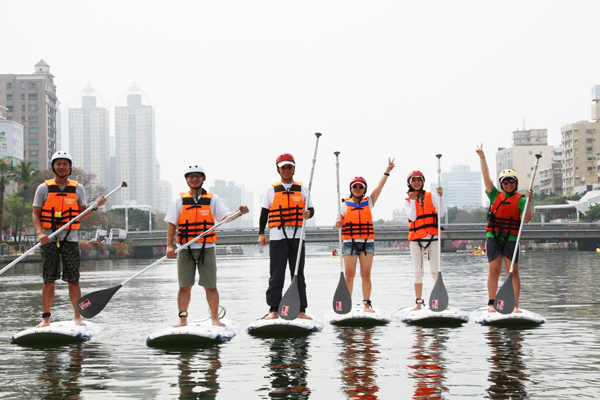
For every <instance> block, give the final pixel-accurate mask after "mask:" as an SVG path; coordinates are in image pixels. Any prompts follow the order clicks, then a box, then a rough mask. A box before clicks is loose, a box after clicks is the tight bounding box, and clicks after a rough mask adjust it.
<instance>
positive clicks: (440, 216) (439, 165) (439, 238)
mask: <svg viewBox="0 0 600 400" xmlns="http://www.w3.org/2000/svg"><path fill="white" fill-rule="evenodd" d="M436 157H437V159H438V170H437V173H438V187H442V155H441V154H436ZM438 200H439V202H438V208H439V209H438V212H437V214H438V215H437V229H438V240H437V241H438V271H441V270H442V196H438Z"/></svg>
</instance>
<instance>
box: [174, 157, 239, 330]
mask: <svg viewBox="0 0 600 400" xmlns="http://www.w3.org/2000/svg"><path fill="white" fill-rule="evenodd" d="M183 176H184V177H185V180H186V182H187V184H188V186H189V187H190V190H189V191H187V192H183V193H181V195H180V196H179V197H178V198H177V199H175V200H173V202H172V203H171V205H170V207H169V210H168V211H167V214H166V215H165V222H166V223H167V257H168V258H175V246H174V244H173V242H174V239H175V232H177V243H179V244H184V243H187V242H188V241H190V240H192V239H194V238H195V237H196V236H198V235H201V234H202V233H204V231H206V230H208V229H210V228H212V227H213V225H214V224H215V221H216V222H220V221H222V220H223V219H225V218H227V216H229V215H230V214H231V213H230V212H229V209H228V208H227V206H226V205H225V203H223V200H221V198H220V197H219V196H217V195H216V194H214V193H210V192H207V191H206V190H204V189H203V188H202V185H203V184H204V182H205V181H206V173H205V171H204V168H203V167H202V166H200V165H197V164H190V165H188V166H187V167H186V168H185V171H184V174H183ZM239 209H240V211H242V214H246V213H247V212H248V207H246V206H240V207H239ZM235 219H236V218H233V219H232V220H231V221H233V220H235ZM231 221H230V222H231ZM217 239H218V237H217V234H216V233H215V232H212V233H210V234H208V235H206V236H204V237H203V238H202V239H200V240H199V241H198V242H196V243H192V244H191V245H190V246H189V247H188V248H187V249H185V250H184V251H180V252H178V253H177V277H178V280H179V292H178V293H177V305H178V307H179V314H178V316H179V323H177V324H175V325H173V327H174V328H178V327H181V326H185V325H187V318H188V307H189V305H190V300H191V296H192V287H193V286H194V280H195V279H196V270H198V275H199V279H198V285H200V286H203V287H204V290H205V291H206V301H207V302H208V307H209V309H210V314H211V319H212V323H213V325H218V326H225V324H223V323H222V322H221V321H220V319H219V291H218V290H217V260H216V254H215V244H216V242H217Z"/></svg>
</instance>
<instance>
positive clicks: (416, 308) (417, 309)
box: [410, 304, 421, 311]
mask: <svg viewBox="0 0 600 400" xmlns="http://www.w3.org/2000/svg"><path fill="white" fill-rule="evenodd" d="M420 309H421V305H420V304H417V305H416V306H415V308H413V309H412V310H410V311H419V310H420Z"/></svg>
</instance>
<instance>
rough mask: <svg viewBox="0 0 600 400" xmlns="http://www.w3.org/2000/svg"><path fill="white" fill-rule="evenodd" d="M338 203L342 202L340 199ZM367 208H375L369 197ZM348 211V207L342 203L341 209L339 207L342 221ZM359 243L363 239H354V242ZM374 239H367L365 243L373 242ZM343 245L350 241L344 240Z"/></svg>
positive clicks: (350, 240) (350, 241)
mask: <svg viewBox="0 0 600 400" xmlns="http://www.w3.org/2000/svg"><path fill="white" fill-rule="evenodd" d="M340 201H342V200H341V199H340ZM369 207H370V208H371V210H372V209H373V207H375V205H374V204H373V201H372V200H371V198H370V197H369ZM347 210H348V205H347V204H346V202H345V201H344V202H342V207H341V211H340V212H341V214H342V219H344V217H345V216H346V211H347ZM357 240H358V241H360V242H364V239H354V241H355V242H356V241H357ZM374 241H375V239H367V243H370V242H374ZM344 243H352V239H344Z"/></svg>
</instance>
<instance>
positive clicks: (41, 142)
mask: <svg viewBox="0 0 600 400" xmlns="http://www.w3.org/2000/svg"><path fill="white" fill-rule="evenodd" d="M0 104H2V105H5V106H6V107H7V109H8V110H7V113H6V119H8V120H13V121H16V122H18V123H20V124H22V125H23V126H24V129H25V132H24V133H25V134H24V145H25V161H28V162H31V163H32V164H33V165H35V166H36V167H37V168H38V169H40V170H45V169H48V168H50V159H51V158H52V154H53V153H54V152H55V151H56V150H59V149H58V148H57V144H56V143H57V115H56V114H57V97H56V86H55V85H54V76H53V75H52V74H51V73H50V66H49V65H48V64H46V62H45V61H44V60H40V62H38V63H37V64H36V65H35V67H34V72H33V73H32V74H26V75H19V74H0Z"/></svg>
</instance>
